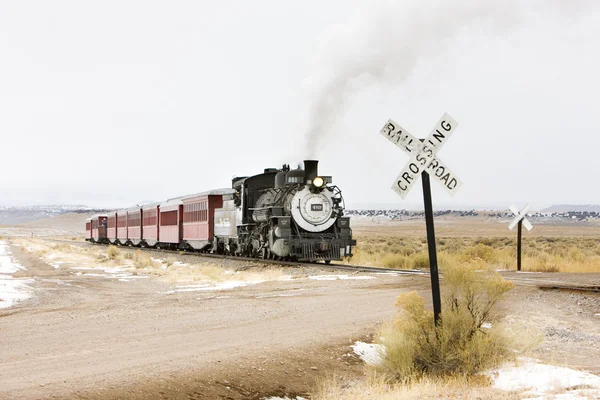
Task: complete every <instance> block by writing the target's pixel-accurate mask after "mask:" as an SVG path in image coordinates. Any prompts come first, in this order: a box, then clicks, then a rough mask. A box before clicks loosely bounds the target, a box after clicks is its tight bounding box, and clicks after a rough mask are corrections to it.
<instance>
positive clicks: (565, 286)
mask: <svg viewBox="0 0 600 400" xmlns="http://www.w3.org/2000/svg"><path fill="white" fill-rule="evenodd" d="M45 240H48V241H53V242H65V243H69V244H77V245H86V246H106V245H102V244H97V243H91V242H73V241H72V240H63V239H45ZM122 247H124V248H131V249H140V250H149V251H155V252H161V253H170V254H177V255H181V254H183V255H191V256H197V257H204V258H213V259H222V260H235V261H246V262H254V263H261V264H273V265H280V266H281V265H284V266H290V267H313V268H315V267H316V268H321V269H331V270H339V271H352V272H372V273H393V274H398V275H416V276H424V277H427V276H429V272H427V271H421V270H415V269H394V268H381V267H370V266H361V265H348V264H337V263H330V264H325V263H316V262H312V263H309V262H298V261H280V260H270V259H262V258H250V257H234V256H227V255H221V254H210V253H196V252H187V251H185V252H182V251H179V250H166V249H149V248H143V247H130V246H122ZM505 279H507V280H509V281H511V282H513V283H514V284H516V285H519V286H533V287H537V288H540V289H543V290H570V291H577V292H587V293H590V292H591V293H600V285H585V284H576V283H571V282H564V281H554V280H546V279H542V280H539V279H531V278H521V277H505Z"/></svg>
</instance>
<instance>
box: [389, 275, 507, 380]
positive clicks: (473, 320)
mask: <svg viewBox="0 0 600 400" xmlns="http://www.w3.org/2000/svg"><path fill="white" fill-rule="evenodd" d="M512 287H513V284H512V283H511V282H508V281H506V280H504V279H503V278H502V277H501V276H500V275H499V274H497V273H495V272H489V273H483V274H482V273H478V272H477V267H476V266H472V265H467V266H450V267H447V268H446V270H445V273H444V281H443V293H442V295H443V299H444V302H443V305H442V314H441V321H440V323H439V324H438V326H435V325H434V323H433V312H432V311H430V310H428V309H427V308H426V307H425V301H424V299H423V298H422V297H421V296H419V295H418V294H417V293H416V292H411V293H405V294H402V295H400V296H399V297H398V302H397V304H396V305H397V306H398V307H399V308H400V314H399V317H398V319H397V320H396V321H395V322H394V324H393V326H390V327H387V328H386V329H384V330H383V331H382V332H381V334H380V336H381V338H382V344H383V346H384V347H385V352H384V354H383V364H382V366H381V369H382V370H383V371H384V372H385V373H386V374H388V375H390V376H392V377H393V378H397V379H408V378H413V377H418V376H423V375H426V374H427V375H434V376H443V375H470V374H473V373H475V372H477V371H480V370H482V369H484V368H488V367H491V366H494V365H497V364H498V363H500V362H501V361H502V360H503V359H505V358H506V357H507V356H509V355H510V351H509V345H508V341H507V340H506V339H505V337H504V335H503V332H502V331H501V330H500V329H499V328H491V329H485V330H484V329H482V325H483V323H484V322H486V321H487V320H488V319H489V318H490V312H491V311H492V309H493V307H494V305H495V304H496V303H497V302H498V300H500V298H501V297H502V296H503V295H504V294H505V293H506V292H507V291H509V290H510V289H511V288H512Z"/></svg>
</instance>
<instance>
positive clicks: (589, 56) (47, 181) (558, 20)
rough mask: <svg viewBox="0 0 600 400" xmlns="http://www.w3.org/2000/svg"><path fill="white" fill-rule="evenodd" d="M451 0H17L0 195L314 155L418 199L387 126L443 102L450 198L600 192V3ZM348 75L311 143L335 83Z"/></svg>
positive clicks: (414, 125)
mask: <svg viewBox="0 0 600 400" xmlns="http://www.w3.org/2000/svg"><path fill="white" fill-rule="evenodd" d="M444 3H445V2H442V1H421V2H395V3H394V4H393V5H390V3H389V2H387V3H382V2H374V1H368V2H358V1H354V2H351V1H347V0H344V1H342V0H335V1H333V0H332V1H326V2H324V1H298V2H288V1H276V0H272V1H269V0H264V1H254V2H249V1H225V2H214V1H173V2H157V1H141V0H139V1H131V0H130V1H104V2H83V1H53V2H48V1H28V2H22V1H1V0H0V205H10V204H19V205H20V204H48V203H68V204H75V203H78V204H81V203H83V204H87V205H91V206H106V207H117V206H128V205H131V204H134V203H136V202H138V201H142V200H161V199H165V198H168V197H174V196H177V195H180V194H185V193H195V192H199V191H203V190H208V189H211V188H216V187H227V186H229V184H230V178H231V177H232V176H233V175H238V176H241V175H253V174H255V173H259V172H260V171H261V170H262V169H263V168H266V167H277V166H280V164H281V163H282V162H284V161H285V162H289V163H297V162H298V161H299V160H301V159H303V158H305V157H310V156H316V157H318V158H319V159H320V160H321V164H320V172H321V173H322V174H325V175H333V176H334V182H336V183H337V184H338V185H339V186H340V187H341V188H342V190H343V192H344V195H345V198H346V202H347V204H348V205H349V206H353V205H359V204H364V203H370V204H372V203H388V204H390V203H395V204H396V205H397V207H398V208H403V207H407V206H409V205H411V204H416V205H418V204H419V203H420V202H421V196H422V194H421V188H420V185H416V186H415V188H414V189H413V191H412V192H411V194H410V195H409V197H408V199H407V200H406V201H402V200H400V198H399V197H398V196H397V195H396V194H395V193H394V192H393V191H392V190H391V189H390V186H391V184H392V183H393V180H394V178H395V177H396V175H397V173H398V172H399V171H400V169H401V168H402V167H403V166H404V164H405V163H406V162H407V161H408V157H407V156H406V155H405V154H404V153H402V151H400V150H399V149H398V148H395V147H394V146H393V145H392V144H391V143H389V142H388V141H387V140H385V139H384V138H383V137H381V136H380V135H379V134H378V132H379V130H380V128H381V127H382V126H383V124H384V123H385V122H386V120H387V119H388V118H393V119H394V120H396V121H397V122H399V123H401V124H402V125H403V126H404V127H405V128H406V129H408V130H409V131H410V132H411V133H413V134H414V135H415V136H419V137H424V136H425V135H426V134H427V133H428V132H429V130H430V129H431V128H432V127H433V125H434V124H435V122H436V121H437V119H438V118H439V117H440V116H441V115H442V114H443V113H444V112H448V113H450V114H451V115H452V116H453V117H454V119H456V120H457V121H458V122H459V123H460V126H459V128H458V130H457V131H456V133H455V134H454V135H453V136H452V138H451V139H450V140H449V141H448V143H447V144H446V146H445V147H444V149H443V150H441V152H440V153H439V156H440V158H441V159H442V160H443V161H444V162H445V163H446V164H447V165H448V166H449V167H450V168H451V169H452V170H453V171H454V172H455V173H456V174H457V175H458V176H459V177H460V178H461V179H462V181H463V182H464V185H463V187H462V188H461V190H460V192H459V193H458V194H457V195H456V196H454V197H452V198H451V197H449V195H448V194H447V193H446V192H445V191H444V190H443V189H442V188H441V186H440V185H439V184H438V183H437V182H435V181H434V182H432V185H433V186H434V188H433V189H434V203H435V204H438V206H439V205H440V204H444V205H449V206H469V205H481V204H494V205H500V206H502V205H503V204H506V205H508V204H509V203H510V202H518V203H525V202H530V203H534V204H553V203H554V204H557V203H571V204H588V203H600V189H599V188H598V185H597V184H596V180H597V179H596V177H597V175H598V170H599V168H600V162H599V161H598V156H597V152H598V150H597V147H598V146H599V145H600V136H599V135H600V122H599V117H600V110H599V108H600V102H599V101H598V96H599V95H600V78H599V76H598V74H599V71H600V52H599V51H598V49H600V3H598V2H594V1H589V2H584V1H579V2H578V1H571V2H566V1H565V2H564V4H563V5H561V2H560V1H557V0H554V1H552V0H548V1H541V0H539V1H533V2H522V3H520V2H518V1H509V2H497V3H496V5H499V6H498V7H490V6H489V5H490V4H492V2H489V1H466V0H460V1H458V0H457V1H456V2H452V3H447V2H446V3H447V4H453V6H452V7H453V8H450V7H448V6H447V5H443V6H442V4H444ZM525 3H527V4H528V5H527V7H525V6H523V4H525ZM594 3H598V5H595V4H594ZM414 4H418V6H415V5H414ZM432 4H433V5H432ZM454 4H456V5H457V6H456V9H454ZM484 4H485V6H484ZM542 5H543V6H542ZM511 7H512V8H511ZM357 10H358V11H357ZM465 11H469V12H468V13H466V12H465ZM471 11H473V15H471V14H470V12H471ZM442 23H443V24H444V26H443V27H442V28H439V29H438V25H440V24H442ZM390 26H393V27H395V28H398V29H392V30H390V29H389V28H390ZM383 28H385V29H383ZM382 29H383V30H382ZM388 38H389V39H388ZM387 55H389V59H388V57H387ZM374 57H377V58H374ZM388 61H389V64H386V67H385V74H383V75H382V76H380V77H378V76H376V75H370V74H371V72H370V71H372V68H373V66H374V65H378V64H379V63H382V62H385V63H387V62H388ZM359 64H360V65H359ZM363 64H364V65H366V67H365V66H364V65H363ZM355 66H357V67H356V68H354V67H355ZM363 67H364V68H363ZM345 68H348V70H349V71H350V72H348V71H344V69H345ZM365 68H366V69H365ZM356 71H358V75H356ZM364 71H367V72H366V73H364ZM395 71H398V72H397V74H396V72H395ZM345 73H348V74H349V75H348V76H349V77H350V78H351V79H350V80H349V81H347V82H346V81H345V83H344V85H345V86H344V90H343V91H342V92H343V99H342V101H341V102H338V100H339V99H338V98H335V97H333V99H335V101H336V104H335V106H336V107H337V105H338V103H339V104H340V105H342V107H339V110H338V111H339V112H338V114H336V115H334V118H332V121H330V124H329V125H327V127H328V128H327V129H326V131H327V135H322V136H323V138H322V139H321V140H319V141H318V146H317V150H316V153H315V154H308V151H305V150H304V149H305V148H306V147H305V137H306V135H307V131H308V127H309V126H310V125H311V119H310V118H311V114H310V110H311V107H313V108H314V107H315V104H318V103H316V102H315V98H316V96H318V93H320V94H321V95H323V93H325V95H326V96H328V95H329V93H328V90H325V91H323V90H321V91H320V92H319V90H318V88H323V87H324V88H326V89H327V88H329V87H330V86H328V85H329V83H327V82H329V81H330V80H332V79H333V80H335V79H338V78H339V77H340V76H342V75H344V74H345ZM353 74H354V75H353ZM374 76H375V77H374ZM324 82H325V83H324ZM315 85H317V90H315ZM342 92H340V93H342ZM340 110H341V111H340ZM327 115H328V116H327V118H329V116H330V115H333V114H327ZM313 122H314V121H313Z"/></svg>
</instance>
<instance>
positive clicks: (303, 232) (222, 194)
mask: <svg viewBox="0 0 600 400" xmlns="http://www.w3.org/2000/svg"><path fill="white" fill-rule="evenodd" d="M86 240H90V241H92V242H101V243H107V242H108V243H112V244H118V245H132V246H141V247H159V248H177V249H182V250H193V251H201V252H211V253H218V254H230V255H238V256H246V257H260V258H265V259H266V258H269V259H280V260H298V261H324V262H326V263H329V262H330V261H331V260H342V259H344V258H346V257H352V247H353V246H355V245H356V240H354V239H352V229H351V228H350V218H349V217H345V216H344V199H343V197H342V192H341V190H340V189H339V188H338V187H337V186H335V185H333V184H332V179H331V176H321V175H319V173H318V161H316V160H305V161H304V169H302V168H300V167H298V169H290V167H289V165H283V167H282V168H281V169H277V168H268V169H265V170H264V172H263V173H261V174H258V175H254V176H250V177H239V178H234V179H233V180H232V186H231V188H230V189H229V188H228V189H216V190H211V191H208V192H203V193H198V194H194V195H188V196H181V197H177V198H173V199H169V200H168V201H166V202H163V203H155V204H146V205H143V206H136V207H134V208H131V209H128V210H122V211H115V212H111V213H109V214H108V215H97V216H94V217H93V218H90V219H88V221H87V223H86Z"/></svg>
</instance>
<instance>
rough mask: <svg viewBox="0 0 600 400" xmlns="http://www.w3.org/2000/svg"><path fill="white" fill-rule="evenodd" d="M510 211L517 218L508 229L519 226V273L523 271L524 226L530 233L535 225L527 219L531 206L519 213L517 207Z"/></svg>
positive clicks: (513, 206) (512, 207) (526, 206)
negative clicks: (522, 242)
mask: <svg viewBox="0 0 600 400" xmlns="http://www.w3.org/2000/svg"><path fill="white" fill-rule="evenodd" d="M510 210H511V211H512V212H513V214H515V218H514V219H513V220H512V221H511V223H510V225H508V229H510V230H511V231H512V230H513V229H514V228H515V226H517V271H520V270H521V237H522V232H523V226H525V228H527V230H528V231H530V230H532V229H533V225H531V222H529V220H528V219H527V211H529V204H527V205H525V207H523V211H519V209H518V208H517V206H515V205H512V206H510Z"/></svg>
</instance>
